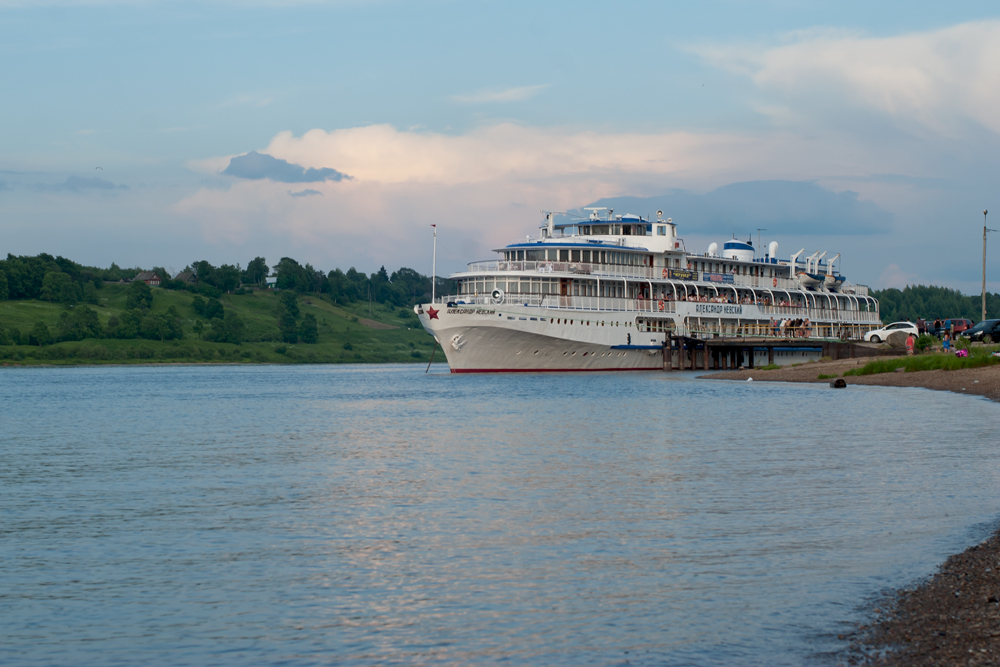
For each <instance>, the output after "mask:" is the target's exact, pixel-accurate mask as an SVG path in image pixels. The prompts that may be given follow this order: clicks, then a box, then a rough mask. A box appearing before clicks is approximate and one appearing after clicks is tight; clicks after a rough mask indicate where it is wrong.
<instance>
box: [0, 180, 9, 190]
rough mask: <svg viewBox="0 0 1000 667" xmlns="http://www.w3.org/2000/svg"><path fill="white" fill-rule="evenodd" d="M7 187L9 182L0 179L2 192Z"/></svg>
mask: <svg viewBox="0 0 1000 667" xmlns="http://www.w3.org/2000/svg"><path fill="white" fill-rule="evenodd" d="M6 189H7V183H6V182H4V181H0V192H3V191H4V190H6Z"/></svg>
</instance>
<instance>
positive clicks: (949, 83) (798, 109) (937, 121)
mask: <svg viewBox="0 0 1000 667" xmlns="http://www.w3.org/2000/svg"><path fill="white" fill-rule="evenodd" d="M692 50H693V51H695V52H696V53H698V54H699V55H701V56H702V57H703V58H705V59H706V60H707V61H709V62H710V63H712V64H714V65H716V66H719V67H722V68H724V69H726V70H728V71H730V72H733V73H735V74H738V75H743V76H748V77H750V78H751V79H752V80H753V82H754V83H755V84H756V85H757V87H758V88H759V89H760V90H761V91H762V92H764V93H767V94H770V95H774V96H776V97H777V98H778V99H779V100H780V102H781V103H780V104H774V103H773V102H771V103H768V104H766V105H762V107H761V110H762V111H764V112H765V113H768V114H770V115H772V117H773V118H774V119H775V120H776V121H777V122H779V123H788V122H794V121H795V120H796V119H797V118H801V117H802V116H803V115H805V116H816V115H822V116H826V117H828V118H836V117H837V116H838V115H840V114H843V111H844V110H845V109H854V110H856V111H864V112H869V113H872V114H877V115H880V116H882V117H884V118H887V119H890V120H892V121H893V122H895V123H896V124H898V125H899V126H901V127H903V128H908V129H914V130H921V131H932V132H935V133H940V134H946V135H957V134H959V133H961V132H962V131H963V130H964V127H965V126H966V125H967V124H969V123H972V124H976V125H979V126H982V127H985V128H989V130H991V131H992V132H1000V114H997V113H996V109H997V107H998V106H1000V86H998V85H997V81H998V80H1000V21H995V20H989V21H977V22H972V23H963V24H959V25H955V26H951V27H947V28H943V29H940V30H933V31H927V32H916V33H910V34H905V35H899V36H893V37H867V36H864V35H861V34H856V33H853V34H852V33H845V32H843V31H809V32H800V33H794V34H792V35H790V36H788V43H786V44H782V45H780V46H774V47H767V48H748V47H733V46H728V45H727V46H721V47H699V48H695V49H692Z"/></svg>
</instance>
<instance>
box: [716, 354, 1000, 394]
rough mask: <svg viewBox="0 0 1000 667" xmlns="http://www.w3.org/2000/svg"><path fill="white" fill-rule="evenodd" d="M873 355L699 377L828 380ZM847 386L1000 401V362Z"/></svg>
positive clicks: (864, 378) (856, 379)
mask: <svg viewBox="0 0 1000 667" xmlns="http://www.w3.org/2000/svg"><path fill="white" fill-rule="evenodd" d="M870 361H872V359H871V358H860V359H841V360H838V361H817V362H811V363H805V364H800V365H798V366H788V367H785V368H778V369H775V370H770V371H765V370H760V369H752V370H742V371H719V372H714V373H709V374H704V375H699V376H698V377H699V378H711V379H715V380H742V381H744V382H746V381H747V380H748V379H751V378H752V379H753V381H754V382H811V383H822V384H829V383H830V382H831V381H832V380H833V378H832V377H825V378H822V379H821V378H819V377H818V376H819V375H826V376H835V377H841V376H842V375H843V374H844V372H845V371H847V370H850V369H853V368H861V367H862V366H864V365H865V364H867V363H868V362H870ZM844 380H845V381H846V382H847V386H848V387H850V386H851V385H853V384H860V385H874V386H879V387H913V388H919V389H931V390H934V391H951V392H954V393H956V394H968V395H974V396H983V397H985V398H988V399H990V400H992V401H997V402H1000V364H998V365H994V366H983V367H980V368H963V369H961V370H954V371H946V370H932V371H915V372H912V373H879V374H877V375H856V376H851V377H846V378H844Z"/></svg>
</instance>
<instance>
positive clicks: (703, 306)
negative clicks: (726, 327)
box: [694, 303, 743, 315]
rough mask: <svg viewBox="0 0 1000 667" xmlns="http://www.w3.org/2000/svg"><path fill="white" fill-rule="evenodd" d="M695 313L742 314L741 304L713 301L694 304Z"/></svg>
mask: <svg viewBox="0 0 1000 667" xmlns="http://www.w3.org/2000/svg"><path fill="white" fill-rule="evenodd" d="M694 310H695V312H696V313H723V314H725V315H742V314H743V306H728V305H719V304H714V303H699V304H697V305H695V307H694Z"/></svg>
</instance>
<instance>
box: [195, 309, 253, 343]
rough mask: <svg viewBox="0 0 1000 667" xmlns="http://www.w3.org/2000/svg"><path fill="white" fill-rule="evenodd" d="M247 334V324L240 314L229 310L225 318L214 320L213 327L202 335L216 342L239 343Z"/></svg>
mask: <svg viewBox="0 0 1000 667" xmlns="http://www.w3.org/2000/svg"><path fill="white" fill-rule="evenodd" d="M245 336H246V325H245V324H244V323H243V320H242V319H240V316H239V315H237V314H236V313H234V312H232V311H229V312H228V313H226V318H225V319H220V318H218V317H217V318H215V319H213V320H212V328H211V329H209V330H208V331H206V332H205V333H204V335H203V336H202V337H203V338H204V339H205V340H207V341H211V342H214V343H233V344H235V345H239V344H240V343H242V342H243V340H244V339H245Z"/></svg>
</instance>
